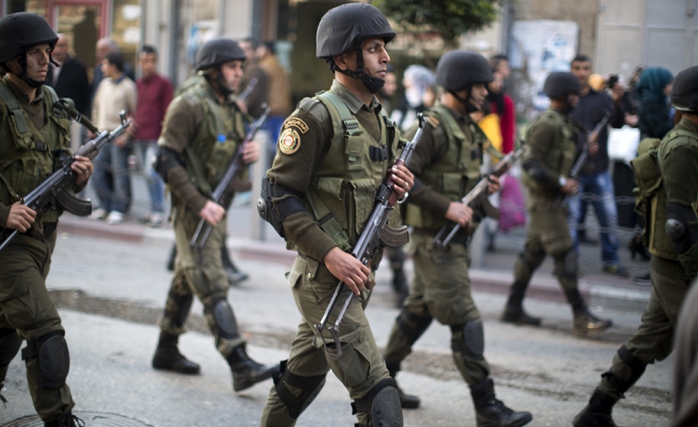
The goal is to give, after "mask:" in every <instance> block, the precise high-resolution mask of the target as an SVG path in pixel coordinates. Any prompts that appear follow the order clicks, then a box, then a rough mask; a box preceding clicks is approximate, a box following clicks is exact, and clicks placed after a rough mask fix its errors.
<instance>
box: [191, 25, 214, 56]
mask: <svg viewBox="0 0 698 427" xmlns="http://www.w3.org/2000/svg"><path fill="white" fill-rule="evenodd" d="M217 35H218V22H217V21H199V22H194V23H193V24H191V27H190V28H189V37H187V62H188V63H189V64H192V65H193V64H194V57H195V55H196V50H197V49H198V48H199V46H201V45H202V44H203V43H205V42H207V41H209V40H211V39H213V38H215V37H216V36H217Z"/></svg>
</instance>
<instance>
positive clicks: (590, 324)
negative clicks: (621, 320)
mask: <svg viewBox="0 0 698 427" xmlns="http://www.w3.org/2000/svg"><path fill="white" fill-rule="evenodd" d="M565 296H567V300H568V301H569V302H570V305H572V312H573V314H574V333H575V334H576V335H580V336H584V335H588V334H600V333H601V332H603V331H605V330H606V329H608V328H610V327H611V326H613V321H612V320H610V319H600V318H598V317H596V316H595V315H594V314H593V313H592V312H591V311H589V308H588V307H587V305H586V303H585V302H584V300H583V299H582V296H581V295H580V294H579V290H578V289H572V290H569V291H566V292H565Z"/></svg>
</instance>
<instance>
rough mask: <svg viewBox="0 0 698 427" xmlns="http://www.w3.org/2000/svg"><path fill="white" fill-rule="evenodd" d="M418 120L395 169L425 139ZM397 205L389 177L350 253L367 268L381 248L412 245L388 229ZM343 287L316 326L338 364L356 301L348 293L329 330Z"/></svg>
mask: <svg viewBox="0 0 698 427" xmlns="http://www.w3.org/2000/svg"><path fill="white" fill-rule="evenodd" d="M418 118H419V128H418V129H417V133H415V135H414V138H412V141H410V142H408V143H407V145H405V148H404V150H403V151H402V154H401V155H400V158H398V159H397V161H396V162H395V165H407V164H408V163H409V162H410V159H411V158H412V154H413V153H414V148H415V146H416V145H417V143H418V142H419V140H420V139H421V138H422V132H423V131H424V121H425V120H424V116H423V115H422V114H421V113H420V114H419V115H418ZM396 203H397V193H395V191H394V190H393V181H392V179H391V178H390V177H388V179H386V180H385V181H384V182H383V184H381V186H380V188H379V189H378V193H377V194H376V202H375V204H374V205H373V212H371V216H370V217H369V219H368V221H367V222H366V227H365V228H364V230H363V232H362V233H361V236H359V240H358V242H357V243H356V246H354V249H353V250H352V252H351V254H352V255H353V256H354V257H356V259H358V260H359V261H361V263H363V264H364V265H369V263H370V262H371V260H372V259H373V258H374V257H375V255H376V252H378V250H379V249H380V248H381V247H382V246H388V247H400V246H403V245H404V244H406V243H407V242H408V241H409V235H408V234H407V227H405V226H402V227H400V228H398V229H394V228H390V227H388V226H387V223H388V218H389V217H390V214H391V213H392V211H393V208H394V207H395V204H396ZM344 286H345V284H344V282H342V281H340V282H339V284H338V285H337V288H336V289H335V291H334V294H333V295H332V299H331V300H330V304H329V305H328V306H327V309H326V310H325V314H323V316H322V319H321V320H320V323H317V324H315V325H314V326H315V329H316V330H317V331H318V332H319V333H320V337H322V343H323V347H324V349H325V353H326V354H327V357H329V358H330V359H333V360H337V359H339V358H340V357H342V344H341V343H340V341H339V325H341V324H342V321H343V320H344V316H345V315H346V312H347V309H348V308H349V304H350V303H351V301H352V298H353V297H354V294H353V293H349V296H348V297H347V299H346V300H345V301H344V305H342V308H341V309H340V311H339V315H338V316H337V319H336V320H335V321H334V324H332V325H330V326H327V323H328V320H329V318H330V314H332V311H333V310H334V307H335V305H336V304H337V299H338V297H339V294H340V293H341V291H342V289H344ZM325 327H327V330H329V331H330V334H331V335H332V338H333V339H334V344H335V347H336V350H335V351H330V350H329V349H328V348H327V341H325V337H324V335H323V334H322V332H323V330H324V329H325Z"/></svg>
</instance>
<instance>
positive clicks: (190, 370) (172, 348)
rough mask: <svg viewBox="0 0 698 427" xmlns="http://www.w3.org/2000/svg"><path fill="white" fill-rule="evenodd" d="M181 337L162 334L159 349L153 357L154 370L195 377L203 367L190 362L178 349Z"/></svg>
mask: <svg viewBox="0 0 698 427" xmlns="http://www.w3.org/2000/svg"><path fill="white" fill-rule="evenodd" d="M178 339H179V336H177V335H171V334H167V333H165V332H160V340H159V341H158V347H157V348H156V349H155V355H154V356H153V368H155V369H163V370H166V371H173V372H177V373H179V374H187V375H195V374H198V373H199V370H200V369H201V367H200V366H199V364H198V363H194V362H192V361H191V360H188V359H187V358H186V357H184V355H182V353H180V352H179V348H177V341H178Z"/></svg>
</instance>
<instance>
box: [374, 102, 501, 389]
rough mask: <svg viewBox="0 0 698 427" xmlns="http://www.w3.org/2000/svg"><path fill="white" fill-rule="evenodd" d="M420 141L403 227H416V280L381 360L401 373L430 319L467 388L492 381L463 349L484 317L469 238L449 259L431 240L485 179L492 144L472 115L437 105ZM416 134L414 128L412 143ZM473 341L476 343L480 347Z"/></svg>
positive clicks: (454, 244) (457, 242) (479, 360)
mask: <svg viewBox="0 0 698 427" xmlns="http://www.w3.org/2000/svg"><path fill="white" fill-rule="evenodd" d="M426 115H427V122H428V123H427V124H426V125H425V127H424V133H423V134H422V139H421V140H420V142H419V143H418V144H417V146H416V148H415V152H414V155H413V157H412V160H410V163H409V169H410V171H411V172H412V173H413V174H414V175H415V186H414V188H413V189H412V191H411V192H410V198H409V200H408V204H407V206H406V210H405V223H406V224H407V225H411V226H413V227H414V231H413V233H412V236H411V241H410V244H409V247H410V248H411V254H412V260H413V262H414V272H415V277H414V280H413V281H412V283H411V285H410V292H409V295H408V296H407V298H406V299H405V303H404V308H403V312H402V314H401V315H400V316H399V317H398V319H397V321H396V323H395V324H394V325H393V328H392V331H391V334H390V339H389V340H388V345H387V347H386V350H385V353H384V357H385V361H386V364H387V366H388V368H389V369H390V370H391V373H392V372H393V371H396V370H398V369H399V366H400V362H401V361H402V360H403V359H404V358H405V357H406V356H407V355H408V354H410V353H411V351H412V345H413V344H414V342H415V341H416V340H417V339H418V338H419V337H420V336H421V334H422V333H423V332H424V331H425V330H426V328H427V327H428V326H429V324H430V323H431V321H432V319H436V320H437V321H439V322H440V323H441V324H444V325H448V326H450V327H451V331H452V338H451V342H452V349H453V360H454V362H455V364H456V367H457V368H458V370H459V371H460V373H461V375H462V376H463V378H464V379H465V381H466V382H467V383H468V384H469V385H474V384H476V383H478V382H480V381H482V380H484V379H485V378H487V377H488V376H489V374H490V367H489V364H488V363H487V360H485V358H484V356H483V355H482V352H481V351H477V350H476V351H471V350H473V349H469V348H466V346H465V345H464V343H465V341H466V340H468V339H472V338H473V337H468V336H466V335H468V334H479V333H480V331H481V325H480V327H479V331H476V330H468V329H467V328H465V325H466V324H472V323H470V322H472V321H474V322H477V323H478V324H479V322H480V312H479V311H478V309H477V307H476V305H475V301H473V297H472V293H471V289H470V278H469V276H468V267H469V266H470V256H469V248H468V246H467V237H468V234H467V233H466V230H462V231H460V232H459V233H457V234H456V236H455V238H454V239H453V240H452V241H451V243H450V244H449V245H448V247H447V248H446V249H445V251H443V252H442V251H438V250H435V249H433V248H432V245H431V239H432V238H433V237H434V236H435V235H436V233H437V232H438V231H439V229H440V228H441V227H442V226H443V225H445V224H446V223H447V222H448V220H447V219H446V217H445V215H446V212H447V210H448V207H449V204H450V203H451V202H454V201H459V200H460V199H462V198H463V196H465V195H466V194H467V193H468V192H469V191H470V190H471V189H472V188H473V187H475V185H476V184H477V182H478V181H479V180H480V178H481V174H480V166H481V164H482V148H483V144H484V143H485V141H486V140H487V138H486V137H485V135H484V133H483V132H482V130H480V128H479V127H478V126H477V125H476V124H475V122H473V121H472V119H470V117H469V116H468V115H465V116H464V115H461V114H459V113H457V112H455V111H454V110H452V109H450V108H448V107H446V106H444V105H441V104H437V106H436V107H434V108H433V109H431V110H429V111H428V112H427V113H426ZM415 132H416V126H415V127H413V128H412V129H410V131H408V132H407V136H408V137H409V136H410V135H413V134H414V133H415ZM480 338H482V337H479V338H475V340H476V341H478V340H479V341H482V340H481V339H480Z"/></svg>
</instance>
